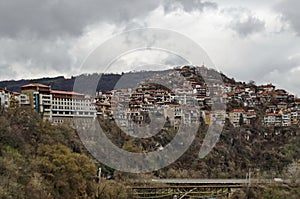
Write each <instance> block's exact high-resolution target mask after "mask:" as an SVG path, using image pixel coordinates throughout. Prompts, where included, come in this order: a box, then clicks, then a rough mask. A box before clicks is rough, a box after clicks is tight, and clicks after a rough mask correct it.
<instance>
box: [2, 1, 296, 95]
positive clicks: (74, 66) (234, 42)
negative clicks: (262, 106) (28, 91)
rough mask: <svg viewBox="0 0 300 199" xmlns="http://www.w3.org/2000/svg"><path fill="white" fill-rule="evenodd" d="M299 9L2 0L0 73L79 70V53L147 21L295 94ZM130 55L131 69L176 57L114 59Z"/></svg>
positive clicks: (241, 74)
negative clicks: (135, 64)
mask: <svg viewBox="0 0 300 199" xmlns="http://www.w3.org/2000/svg"><path fill="white" fill-rule="evenodd" d="M299 9H300V2H299V1H298V0H272V1H270V0H251V1H244V0H156V1H148V0H147V1H146V0H145V1H141V0H128V1H122V0H72V1H68V0H60V1H59V0H45V1H40V0H2V1H0V71H1V72H0V80H7V79H20V78H37V77H44V76H48V77H49V76H57V75H65V76H71V75H76V74H79V73H84V72H86V71H84V69H83V68H81V69H80V70H78V68H79V67H80V66H81V64H82V63H83V62H84V60H85V58H86V57H87V56H88V55H89V54H90V53H91V52H92V51H93V50H94V49H95V48H96V47H97V46H99V45H100V44H101V43H103V42H104V41H106V40H107V39H109V38H111V37H112V36H113V35H115V34H119V33H121V32H123V31H127V30H131V29H136V28H145V27H155V28H162V29H168V30H173V31H176V32H178V33H181V34H183V35H185V36H187V37H189V38H190V39H192V40H193V41H195V42H196V43H197V44H199V45H200V46H201V47H202V48H203V49H204V50H205V51H206V53H207V54H208V55H209V57H210V58H211V60H212V61H213V62H214V64H215V65H216V67H217V68H218V69H219V70H220V71H222V72H223V73H225V74H227V75H228V76H230V77H234V78H235V79H237V80H243V81H246V82H247V81H249V80H254V81H256V82H257V83H269V82H273V83H274V84H275V85H277V86H278V87H282V88H286V89H287V90H289V91H291V92H294V93H298V94H300V91H299V90H298V89H299V86H300V78H299V77H300V12H299V11H298V10H299ZM137 58H139V62H141V63H145V64H140V65H139V66H134V67H133V69H137V70H141V69H147V66H146V65H147V64H146V63H147V62H148V61H149V62H151V64H152V65H153V64H154V65H155V63H156V62H157V61H156V60H155V59H160V62H165V64H167V65H168V64H175V65H176V64H181V63H183V61H182V60H180V59H178V57H176V56H173V55H172V56H168V55H165V54H163V53H157V52H155V53H152V54H151V55H150V54H149V52H147V53H145V54H141V53H136V55H134V54H131V55H127V56H124V57H122V58H120V60H118V61H117V62H116V63H118V64H119V65H120V66H121V65H126V64H127V65H130V66H131V67H132V66H133V65H134V63H136V61H137ZM143 66H145V68H143ZM130 69H132V68H130V67H129V68H125V67H124V68H122V67H121V68H118V69H115V70H113V71H112V72H116V70H130ZM95 72H97V71H95ZM120 72H121V71H120Z"/></svg>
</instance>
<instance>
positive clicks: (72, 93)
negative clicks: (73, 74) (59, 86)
mask: <svg viewBox="0 0 300 199" xmlns="http://www.w3.org/2000/svg"><path fill="white" fill-rule="evenodd" d="M51 93H53V94H61V95H81V96H83V95H84V94H81V93H76V92H73V91H59V90H51Z"/></svg>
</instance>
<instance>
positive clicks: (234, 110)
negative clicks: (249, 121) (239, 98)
mask: <svg viewBox="0 0 300 199" xmlns="http://www.w3.org/2000/svg"><path fill="white" fill-rule="evenodd" d="M231 112H234V113H243V112H245V111H244V110H243V109H233V111H231Z"/></svg>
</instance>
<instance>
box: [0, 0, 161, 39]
mask: <svg viewBox="0 0 300 199" xmlns="http://www.w3.org/2000/svg"><path fill="white" fill-rule="evenodd" d="M157 6H158V5H157V3H156V2H154V1H140V0H130V1H116V0H114V1H111V0H101V1H99V0H71V1H69V0H61V1H54V0H44V1H40V0H2V1H1V2H0V36H2V37H3V36H5V37H16V36H20V35H22V34H24V33H25V34H26V33H27V32H29V33H30V34H33V35H36V36H41V37H46V36H53V35H54V36H57V35H66V36H68V35H71V36H77V35H80V34H81V33H82V32H83V31H84V28H85V27H86V26H88V25H90V24H93V23H97V22H102V21H105V22H111V23H121V22H123V21H126V20H129V19H131V18H134V17H140V16H143V15H147V14H148V12H149V11H151V10H153V9H155V8H156V7H157Z"/></svg>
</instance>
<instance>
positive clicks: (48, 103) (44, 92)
mask: <svg viewBox="0 0 300 199" xmlns="http://www.w3.org/2000/svg"><path fill="white" fill-rule="evenodd" d="M19 100H20V105H21V106H22V105H23V106H29V107H31V108H33V109H34V110H35V111H36V112H38V113H40V114H41V115H42V117H43V119H45V120H49V121H51V122H53V123H63V122H66V121H71V120H72V119H73V118H82V119H91V118H92V119H95V118H96V109H95V106H94V104H93V100H92V99H91V98H88V97H86V96H85V95H83V94H79V93H75V92H67V91H57V90H51V87H50V86H46V85H43V84H27V85H24V86H22V87H21V95H20V96H19Z"/></svg>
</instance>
